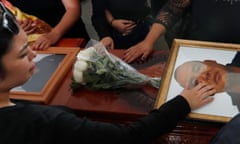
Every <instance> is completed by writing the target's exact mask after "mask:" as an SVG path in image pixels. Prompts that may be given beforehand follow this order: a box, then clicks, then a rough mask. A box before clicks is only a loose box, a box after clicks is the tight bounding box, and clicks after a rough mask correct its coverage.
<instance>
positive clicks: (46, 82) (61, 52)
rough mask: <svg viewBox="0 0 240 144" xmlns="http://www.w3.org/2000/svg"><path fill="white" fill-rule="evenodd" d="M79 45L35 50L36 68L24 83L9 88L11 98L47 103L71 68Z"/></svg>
mask: <svg viewBox="0 0 240 144" xmlns="http://www.w3.org/2000/svg"><path fill="white" fill-rule="evenodd" d="M79 50H80V48H79V47H51V48H49V49H47V50H44V51H37V56H36V58H35V59H34V61H35V63H36V67H37V70H36V72H35V73H34V74H33V76H32V77H31V78H30V79H29V80H28V81H27V82H26V83H25V84H24V85H21V86H19V87H16V88H13V89H12V90H11V95H10V97H11V98H14V99H24V100H31V101H35V102H42V103H47V101H48V100H49V99H50V98H51V96H53V94H54V92H55V90H56V89H57V88H58V86H59V84H60V83H61V81H62V79H63V78H64V76H65V75H66V74H67V72H69V70H70V69H71V68H72V66H73V63H74V62H75V59H76V55H77V53H78V52H79Z"/></svg>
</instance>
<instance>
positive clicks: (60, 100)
mask: <svg viewBox="0 0 240 144" xmlns="http://www.w3.org/2000/svg"><path fill="white" fill-rule="evenodd" d="M71 42H73V40H71ZM71 42H70V41H68V40H65V42H63V43H62V44H65V43H68V45H67V46H71V44H74V43H71ZM69 44H70V45H69ZM59 46H61V44H60V45H59ZM73 46H75V45H73ZM111 52H112V53H113V54H115V55H117V56H118V57H122V55H123V51H122V50H113V51H111ZM157 54H158V57H157V58H156V57H155V56H153V57H152V58H150V59H149V61H148V63H147V64H146V63H141V64H139V63H134V64H133V66H134V67H136V68H137V69H140V70H139V71H141V72H143V73H145V74H147V75H151V76H161V75H162V72H163V70H164V66H165V63H166V61H167V58H168V51H160V52H159V53H157ZM156 61H158V64H159V65H155V66H148V65H149V64H153V63H155V62H156ZM145 66H147V67H148V68H146V67H145ZM156 69H157V70H156ZM71 78H72V71H69V73H68V74H67V75H66V77H65V78H64V80H63V82H62V84H61V86H60V87H59V89H58V90H57V92H56V93H55V95H54V96H53V99H51V100H50V101H49V103H48V104H50V105H66V106H69V107H71V108H73V109H74V110H75V112H76V113H77V114H78V115H79V116H85V117H88V118H90V119H93V120H100V121H108V122H113V123H127V122H131V121H134V120H136V119H138V118H141V117H142V116H144V115H146V114H147V113H148V111H149V110H151V108H152V106H153V103H154V100H155V96H156V95H157V92H158V90H157V89H155V88H152V87H147V86H145V87H142V88H140V89H136V90H135V91H132V90H131V91H130V90H126V89H125V90H102V91H94V90H88V89H85V88H82V89H80V90H79V91H78V92H76V93H72V92H71V90H70V86H69V85H70V83H71ZM139 91H140V92H139ZM142 92H143V93H144V94H146V95H143V93H142ZM130 94H131V95H130ZM129 95H130V96H129ZM139 95H141V96H140V97H139ZM223 125H224V124H222V123H213V122H205V121H195V120H189V119H186V120H184V121H181V122H179V123H178V125H177V127H176V128H175V129H174V130H173V131H171V132H169V133H167V134H165V135H163V136H161V137H159V138H158V139H156V140H154V141H153V143H154V144H155V143H156V144H158V143H159V144H160V143H161V144H180V143H184V144H208V143H209V141H210V140H211V138H212V137H213V136H214V135H215V133H216V132H217V131H218V130H219V129H220V128H221V127H222V126H223Z"/></svg>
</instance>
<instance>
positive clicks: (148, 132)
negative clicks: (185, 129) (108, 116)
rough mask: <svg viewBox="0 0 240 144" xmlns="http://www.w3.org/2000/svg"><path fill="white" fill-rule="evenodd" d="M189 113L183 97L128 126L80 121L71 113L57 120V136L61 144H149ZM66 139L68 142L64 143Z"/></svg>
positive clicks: (62, 115)
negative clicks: (75, 143) (148, 143)
mask: <svg viewBox="0 0 240 144" xmlns="http://www.w3.org/2000/svg"><path fill="white" fill-rule="evenodd" d="M189 112H190V107H189V105H188V103H187V101H186V100H185V99H184V98H183V97H182V96H177V97H176V98H174V99H173V100H170V101H169V102H167V103H165V104H163V105H162V106H161V107H160V108H159V109H158V110H153V111H151V112H150V113H149V114H148V115H147V116H145V117H144V118H142V119H140V120H138V121H136V122H133V123H129V124H125V125H121V124H111V123H102V122H95V121H90V120H87V119H79V118H78V117H76V116H74V115H71V114H67V113H66V114H61V115H59V116H58V117H57V119H56V121H55V128H56V129H55V133H57V135H58V140H59V142H60V143H61V142H62V143H64V141H65V142H67V143H68V144H71V143H74V142H77V143H81V144H84V143H88V144H91V143H93V144H96V143H104V144H118V143H119V144H120V143H121V144H122V143H124V144H133V143H138V144H142V143H143V144H146V143H147V142H150V141H151V140H152V139H154V138H156V137H157V136H160V135H161V134H163V133H166V132H168V131H170V130H172V129H173V128H175V126H176V124H177V122H178V121H179V120H181V119H183V118H185V116H186V115H187V114H188V113H189ZM62 138H63V139H62ZM64 139H65V140H64Z"/></svg>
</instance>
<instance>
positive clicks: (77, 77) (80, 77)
mask: <svg viewBox="0 0 240 144" xmlns="http://www.w3.org/2000/svg"><path fill="white" fill-rule="evenodd" d="M73 77H74V80H75V81H76V82H78V83H83V73H82V72H81V71H77V70H74V71H73Z"/></svg>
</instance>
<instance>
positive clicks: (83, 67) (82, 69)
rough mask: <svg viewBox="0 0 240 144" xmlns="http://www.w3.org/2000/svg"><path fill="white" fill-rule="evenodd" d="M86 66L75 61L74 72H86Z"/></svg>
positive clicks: (85, 63)
mask: <svg viewBox="0 0 240 144" xmlns="http://www.w3.org/2000/svg"><path fill="white" fill-rule="evenodd" d="M87 66H88V64H87V62H85V61H82V60H77V61H76V62H75V64H74V70H77V71H81V72H83V71H85V70H87Z"/></svg>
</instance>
